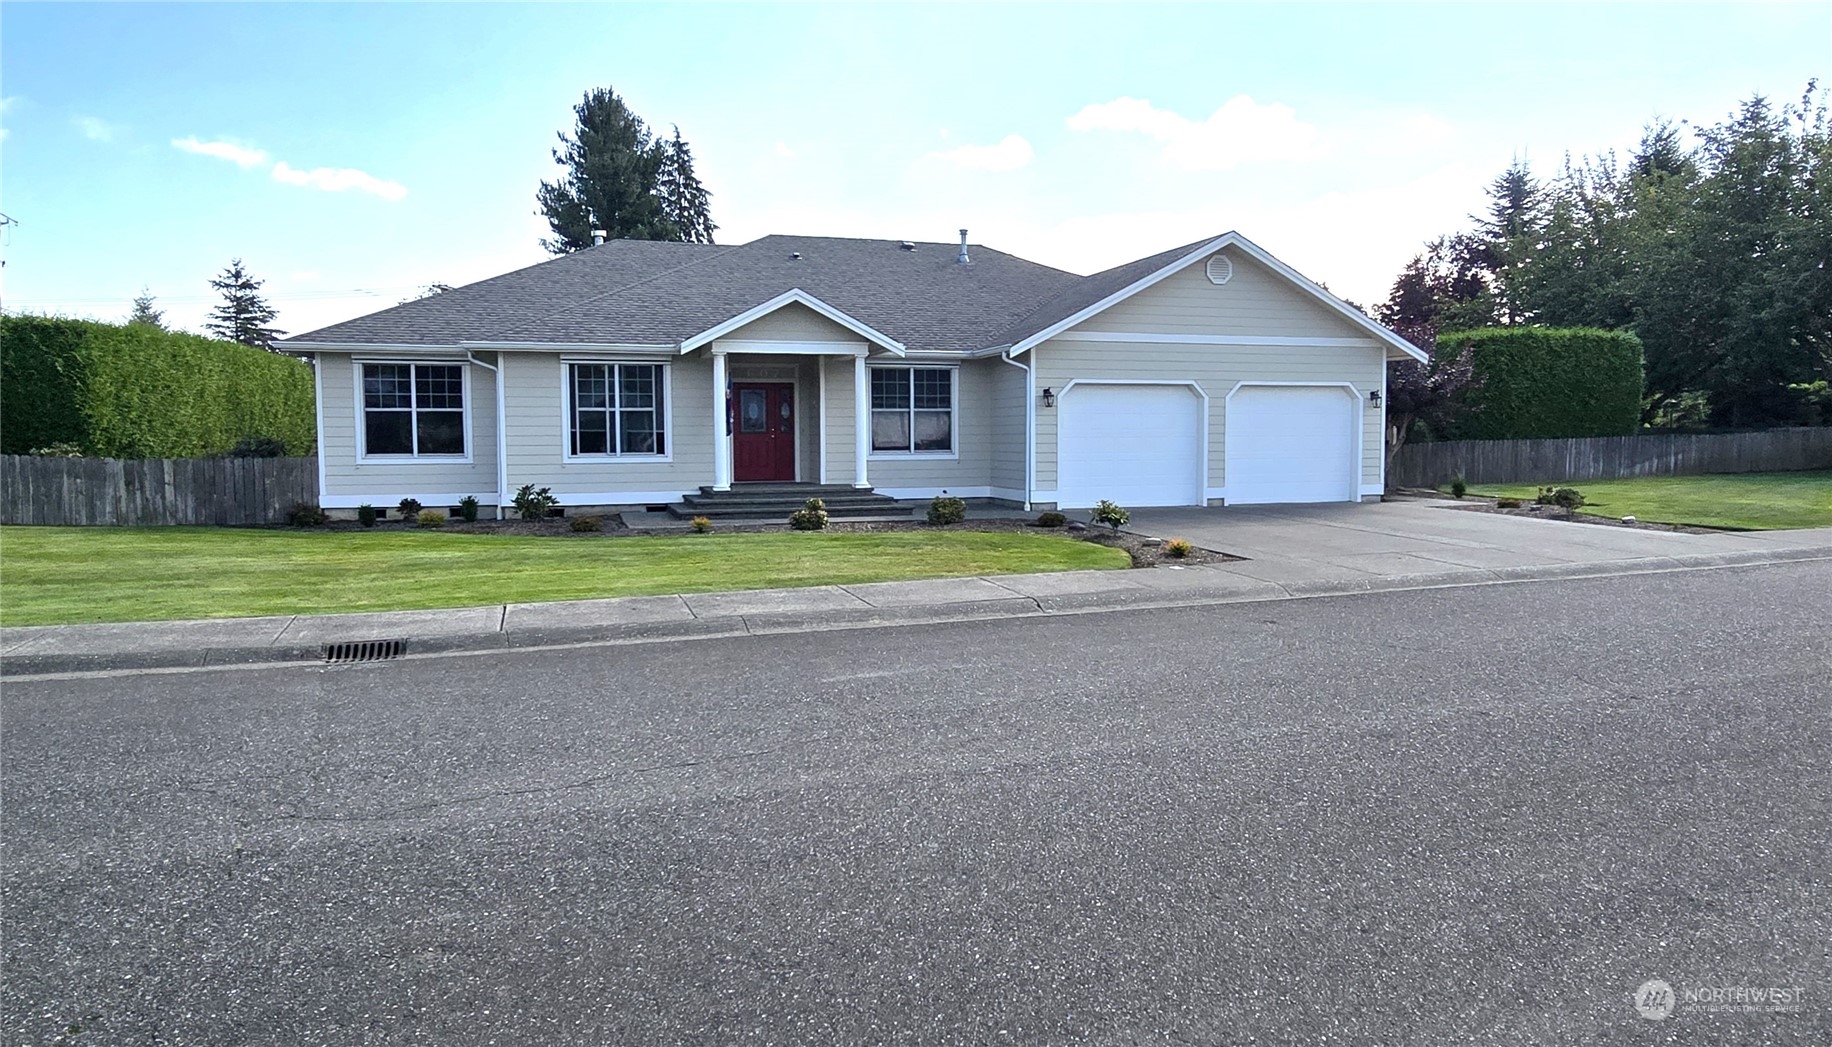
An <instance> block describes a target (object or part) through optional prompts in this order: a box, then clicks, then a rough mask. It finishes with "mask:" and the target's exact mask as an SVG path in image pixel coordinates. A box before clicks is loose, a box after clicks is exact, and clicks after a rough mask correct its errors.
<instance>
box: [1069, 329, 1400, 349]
mask: <svg viewBox="0 0 1832 1047" xmlns="http://www.w3.org/2000/svg"><path fill="white" fill-rule="evenodd" d="M1056 338H1057V340H1058V341H1063V342H1158V343H1161V344H1164V345H1277V346H1308V347H1313V348H1315V347H1323V348H1330V349H1378V348H1380V343H1379V342H1376V341H1375V340H1374V339H1372V338H1295V337H1286V336H1284V335H1259V334H1152V333H1150V332H1149V331H1124V332H1121V331H1064V332H1062V333H1061V334H1059V335H1057V336H1056Z"/></svg>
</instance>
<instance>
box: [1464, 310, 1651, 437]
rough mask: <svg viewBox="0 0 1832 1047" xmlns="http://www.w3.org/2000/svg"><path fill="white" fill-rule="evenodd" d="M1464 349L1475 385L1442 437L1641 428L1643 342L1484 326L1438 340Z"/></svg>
mask: <svg viewBox="0 0 1832 1047" xmlns="http://www.w3.org/2000/svg"><path fill="white" fill-rule="evenodd" d="M1465 345H1467V346H1469V347H1470V350H1471V353H1470V356H1471V359H1472V361H1473V362H1474V365H1475V372H1476V378H1477V380H1478V383H1479V384H1478V385H1477V387H1476V388H1474V389H1472V390H1471V391H1470V392H1469V393H1468V395H1467V397H1466V399H1465V404H1466V408H1465V410H1464V412H1463V413H1462V415H1461V416H1460V417H1459V418H1458V420H1457V421H1456V422H1454V423H1453V424H1452V425H1451V427H1450V432H1449V433H1448V434H1447V435H1448V436H1449V437H1450V438H1451V439H1457V440H1534V439H1546V438H1551V437H1572V436H1626V435H1629V434H1631V433H1633V432H1635V430H1636V429H1637V428H1639V427H1640V425H1641V382H1642V370H1641V367H1642V365H1641V340H1640V339H1639V338H1636V337H1635V336H1634V335H1633V334H1632V333H1630V332H1628V331H1604V330H1600V329H1597V328H1593V327H1571V328H1552V327H1485V328H1481V329H1479V330H1474V331H1449V332H1446V333H1444V334H1442V335H1439V336H1438V346H1437V348H1438V354H1439V355H1440V356H1447V355H1454V354H1456V353H1457V352H1459V351H1460V350H1461V348H1462V347H1463V346H1465Z"/></svg>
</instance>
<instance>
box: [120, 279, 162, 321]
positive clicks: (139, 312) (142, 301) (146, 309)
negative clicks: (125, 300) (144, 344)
mask: <svg viewBox="0 0 1832 1047" xmlns="http://www.w3.org/2000/svg"><path fill="white" fill-rule="evenodd" d="M127 322H128V323H130V324H138V325H140V326H141V327H157V328H159V329H160V330H164V329H165V311H164V310H163V309H154V308H153V292H151V291H149V290H147V289H146V288H144V287H142V288H140V295H139V297H137V298H135V299H134V311H133V312H131V313H129V314H128V315H127Z"/></svg>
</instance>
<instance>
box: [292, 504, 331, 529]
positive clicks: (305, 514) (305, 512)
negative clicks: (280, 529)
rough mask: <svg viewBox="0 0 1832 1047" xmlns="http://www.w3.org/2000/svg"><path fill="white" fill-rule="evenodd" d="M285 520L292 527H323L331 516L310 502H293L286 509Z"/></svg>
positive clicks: (329, 520)
mask: <svg viewBox="0 0 1832 1047" xmlns="http://www.w3.org/2000/svg"><path fill="white" fill-rule="evenodd" d="M286 522H287V523H289V524H292V525H293V526H294V527H323V526H324V525H325V524H328V523H330V522H331V517H330V514H328V513H326V512H325V511H324V510H323V509H320V508H318V506H316V505H314V504H312V503H311V502H294V503H293V507H292V508H291V509H288V510H287V511H286Z"/></svg>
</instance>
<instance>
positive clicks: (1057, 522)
mask: <svg viewBox="0 0 1832 1047" xmlns="http://www.w3.org/2000/svg"><path fill="white" fill-rule="evenodd" d="M1068 522H1069V518H1068V517H1066V516H1064V515H1062V514H1061V513H1059V512H1057V511H1055V510H1054V509H1052V510H1050V511H1049V512H1046V513H1039V514H1037V526H1038V527H1061V526H1062V525H1063V524H1065V523H1068Z"/></svg>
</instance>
